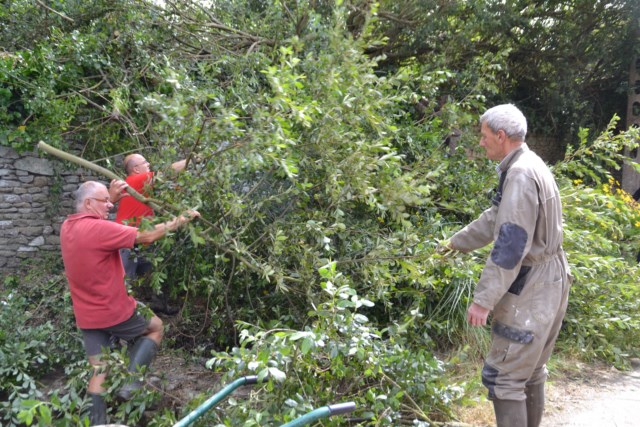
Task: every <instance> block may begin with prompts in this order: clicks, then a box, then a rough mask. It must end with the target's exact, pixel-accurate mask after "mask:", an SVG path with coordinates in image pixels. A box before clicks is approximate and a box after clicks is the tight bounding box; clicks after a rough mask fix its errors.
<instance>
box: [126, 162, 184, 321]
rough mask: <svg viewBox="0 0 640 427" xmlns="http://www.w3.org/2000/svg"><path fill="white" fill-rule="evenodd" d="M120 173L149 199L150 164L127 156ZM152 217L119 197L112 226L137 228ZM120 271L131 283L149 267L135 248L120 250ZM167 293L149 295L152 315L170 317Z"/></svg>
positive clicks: (177, 168) (179, 164)
mask: <svg viewBox="0 0 640 427" xmlns="http://www.w3.org/2000/svg"><path fill="white" fill-rule="evenodd" d="M186 164H187V161H186V159H185V160H180V161H178V162H175V163H173V164H172V165H171V169H173V170H174V171H176V172H180V171H182V170H184V168H185V167H186ZM124 169H125V172H126V173H127V178H126V180H125V181H126V183H127V184H129V186H130V187H131V188H133V189H134V190H136V191H137V192H138V193H140V194H142V195H144V196H145V197H150V195H151V191H152V189H153V181H154V178H155V176H154V172H153V171H151V168H150V164H149V162H148V161H147V159H145V158H144V157H143V156H142V155H140V154H129V155H128V156H127V157H125V159H124ZM152 216H154V213H153V209H151V207H150V206H148V205H145V204H144V203H142V202H140V201H138V200H136V199H135V198H134V197H123V198H122V199H121V200H120V203H119V204H118V211H117V213H116V222H117V223H118V224H128V225H131V226H135V227H138V226H139V225H140V221H142V219H143V218H148V217H152ZM120 255H121V257H122V263H123V265H124V271H125V274H126V276H127V278H128V279H129V281H134V280H136V279H137V278H138V277H144V276H145V275H147V274H148V273H149V272H151V270H152V268H153V266H152V264H151V262H150V261H149V260H147V259H146V258H145V257H144V256H143V255H142V254H141V253H140V250H139V248H138V246H134V247H133V248H129V247H127V248H123V249H121V250H120ZM167 293H168V290H167V289H165V290H164V291H163V292H162V293H161V294H160V295H157V294H156V293H155V292H153V295H152V298H151V308H152V309H153V310H154V311H157V312H161V313H165V314H174V313H175V311H177V310H175V309H171V308H170V307H169V306H168V304H167Z"/></svg>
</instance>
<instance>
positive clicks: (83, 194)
mask: <svg viewBox="0 0 640 427" xmlns="http://www.w3.org/2000/svg"><path fill="white" fill-rule="evenodd" d="M100 187H104V184H101V183H99V182H97V181H87V182H83V183H82V184H81V185H80V187H78V189H77V190H76V211H80V210H81V209H82V205H83V203H84V201H85V200H86V199H87V198H89V197H91V196H93V195H94V194H96V190H98V188H100Z"/></svg>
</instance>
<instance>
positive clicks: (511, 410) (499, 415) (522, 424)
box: [493, 399, 527, 427]
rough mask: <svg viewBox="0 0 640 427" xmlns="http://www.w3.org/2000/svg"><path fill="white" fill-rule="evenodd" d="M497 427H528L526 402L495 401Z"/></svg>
mask: <svg viewBox="0 0 640 427" xmlns="http://www.w3.org/2000/svg"><path fill="white" fill-rule="evenodd" d="M493 409H494V411H495V413H496V425H497V427H527V406H526V402H525V401H524V400H500V399H494V400H493Z"/></svg>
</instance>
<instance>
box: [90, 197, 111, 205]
mask: <svg viewBox="0 0 640 427" xmlns="http://www.w3.org/2000/svg"><path fill="white" fill-rule="evenodd" d="M88 199H91V200H97V201H99V202H102V203H105V204H109V203H111V199H109V198H108V197H106V198H104V199H98V198H96V197H88Z"/></svg>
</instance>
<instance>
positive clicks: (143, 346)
mask: <svg viewBox="0 0 640 427" xmlns="http://www.w3.org/2000/svg"><path fill="white" fill-rule="evenodd" d="M157 352H158V345H157V344H156V343H155V342H154V341H153V340H152V339H150V338H147V337H140V338H138V339H137V340H136V343H135V344H134V345H133V347H132V348H131V352H130V355H129V367H128V368H127V370H128V371H129V372H132V373H134V372H138V371H139V370H140V369H141V368H143V367H148V366H149V365H150V364H151V361H153V358H154V357H155V355H156V353H157ZM140 388H142V381H140V380H135V381H132V382H130V383H127V384H125V385H124V386H122V388H121V389H120V390H119V391H118V397H120V398H121V399H124V400H130V399H131V397H132V396H133V392H134V391H136V390H139V389H140Z"/></svg>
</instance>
